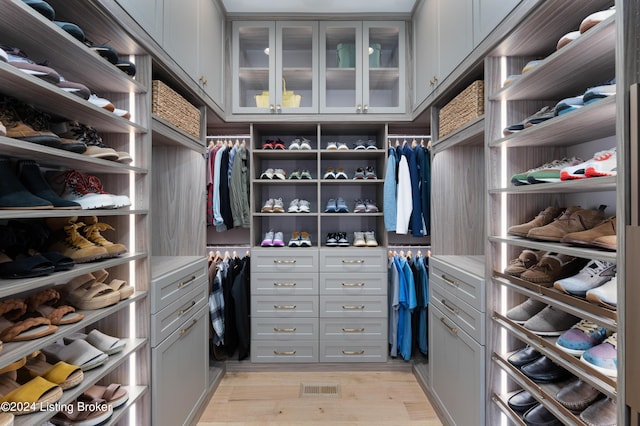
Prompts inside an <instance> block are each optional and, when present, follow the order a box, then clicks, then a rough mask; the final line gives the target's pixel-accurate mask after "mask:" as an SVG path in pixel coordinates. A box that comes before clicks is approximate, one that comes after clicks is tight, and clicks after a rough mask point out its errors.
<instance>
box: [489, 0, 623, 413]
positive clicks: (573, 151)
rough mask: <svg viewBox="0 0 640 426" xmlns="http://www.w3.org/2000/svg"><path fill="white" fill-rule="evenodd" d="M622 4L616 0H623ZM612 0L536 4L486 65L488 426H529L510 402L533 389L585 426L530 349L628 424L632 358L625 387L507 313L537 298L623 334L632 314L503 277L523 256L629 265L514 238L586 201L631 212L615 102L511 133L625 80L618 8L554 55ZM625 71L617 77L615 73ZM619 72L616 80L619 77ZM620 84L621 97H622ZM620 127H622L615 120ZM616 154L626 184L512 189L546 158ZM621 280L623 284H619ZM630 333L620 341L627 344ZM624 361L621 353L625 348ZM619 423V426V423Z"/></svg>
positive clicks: (599, 253)
mask: <svg viewBox="0 0 640 426" xmlns="http://www.w3.org/2000/svg"><path fill="white" fill-rule="evenodd" d="M616 3H617V2H616ZM612 4H613V2H612V1H608V2H607V1H595V2H588V3H570V4H569V3H566V2H561V1H550V2H544V4H541V5H540V6H539V7H536V8H533V9H532V11H531V12H530V13H529V14H528V15H527V16H526V17H525V19H524V20H523V21H522V22H520V23H519V24H518V26H517V27H516V28H515V30H514V31H513V32H512V33H510V34H509V35H508V36H507V37H506V38H505V39H504V40H503V41H502V42H501V43H500V44H499V45H498V46H497V47H496V49H495V50H494V51H493V52H492V53H491V54H490V55H489V56H488V57H487V58H486V59H485V71H484V74H485V76H486V81H485V87H486V90H487V93H486V97H487V99H488V101H487V104H486V106H487V108H486V111H487V112H486V114H485V115H486V118H485V145H486V148H485V155H486V158H487V161H486V175H487V186H488V188H487V204H486V205H487V208H486V223H487V234H488V237H487V242H486V255H487V260H486V261H487V266H488V269H487V276H486V279H487V292H486V301H487V328H488V331H487V356H486V360H487V361H486V370H487V376H486V380H487V389H488V392H487V393H488V395H487V398H488V399H489V400H490V401H491V403H490V404H489V405H488V406H487V407H488V408H487V414H486V422H487V424H500V423H501V422H503V421H505V419H506V420H508V423H509V424H518V425H524V424H525V423H524V420H523V419H522V415H521V414H518V413H516V412H514V411H513V410H512V409H511V408H510V407H509V405H508V402H507V401H508V399H509V397H510V396H511V395H513V394H514V393H515V392H516V391H518V390H520V389H525V390H527V391H529V392H530V393H531V394H532V395H533V397H534V398H535V399H536V400H538V401H539V402H540V403H541V404H542V405H543V406H544V407H545V408H546V409H547V410H549V411H550V412H551V413H552V414H553V415H554V416H555V417H556V418H557V419H559V420H560V421H561V422H562V423H563V424H583V421H582V420H581V419H580V417H579V414H576V413H574V412H571V411H569V410H568V409H567V408H565V407H564V406H563V405H562V404H560V403H559V402H558V401H557V399H556V397H555V395H556V393H557V391H558V390H559V388H560V386H561V385H560V384H558V383H556V384H539V383H535V382H533V381H532V380H531V379H529V378H528V377H527V376H525V375H524V374H523V373H522V372H521V371H520V370H519V369H517V368H515V367H514V366H512V365H511V364H510V363H509V362H508V361H507V358H508V357H509V355H510V354H512V353H514V352H516V351H517V350H519V349H521V348H523V347H524V346H525V345H529V346H531V347H533V348H534V349H536V350H538V351H539V352H540V353H541V354H543V355H545V356H547V357H548V358H550V359H551V360H552V361H553V362H555V363H556V364H558V365H560V366H561V367H563V368H565V369H566V370H568V371H569V372H570V373H571V374H572V375H573V376H575V377H577V378H579V379H581V380H583V381H584V382H586V383H588V384H589V385H591V386H593V387H594V388H596V389H597V390H598V391H599V392H601V393H602V394H603V395H605V396H606V397H609V398H612V399H614V400H616V399H617V400H618V418H619V419H621V418H623V417H622V416H623V414H622V413H623V411H622V400H623V398H621V397H620V396H621V389H620V387H619V385H618V384H619V381H621V380H623V379H622V378H623V377H624V376H625V362H624V359H622V358H620V359H619V363H618V379H617V380H616V379H615V378H612V377H608V376H606V375H604V374H602V373H601V372H599V371H596V370H595V369H594V368H592V367H591V366H590V365H588V364H586V363H584V362H581V361H580V360H579V359H578V358H576V357H573V356H571V355H569V354H567V353H565V352H564V351H562V350H560V349H558V348H557V347H556V346H555V340H556V339H557V337H542V336H540V335H537V334H534V333H532V332H531V331H529V330H527V329H526V328H524V327H523V326H521V325H519V324H516V323H515V322H513V321H511V320H510V319H508V318H507V317H506V316H505V313H506V312H507V310H508V309H510V308H512V307H514V306H516V305H518V304H519V303H521V302H523V301H524V300H526V299H528V298H531V299H534V300H537V301H540V302H543V303H544V304H547V305H551V306H553V307H555V308H557V309H559V310H562V311H564V312H567V313H569V314H572V315H575V316H577V317H579V318H580V319H586V320H589V321H591V322H594V323H596V324H598V325H599V326H602V327H605V328H607V329H608V330H609V331H610V332H615V331H619V330H620V327H621V326H622V322H623V318H622V315H619V313H620V310H621V309H622V307H621V306H619V308H618V312H616V311H615V310H610V309H607V308H604V307H600V306H598V305H596V304H593V303H590V302H588V301H586V300H585V299H581V298H578V297H574V296H570V295H568V294H564V293H561V292H559V291H557V290H555V289H553V288H547V287H544V286H540V285H536V284H533V283H530V282H528V281H525V280H522V279H518V278H514V277H510V276H509V275H506V274H504V273H503V271H504V269H505V267H506V266H507V263H508V262H509V261H510V260H511V259H514V258H517V257H518V255H519V254H520V252H521V251H522V250H523V249H527V248H528V249H536V250H543V251H547V252H557V253H560V254H565V255H569V256H573V257H577V258H581V259H585V260H590V259H598V260H603V261H607V262H612V263H616V264H617V266H618V277H620V271H621V269H623V264H624V255H623V250H621V248H620V245H618V250H617V251H606V250H600V249H596V248H584V247H577V246H572V245H568V244H563V243H553V242H543V241H536V240H530V239H527V238H520V237H514V236H510V235H508V234H507V229H508V227H510V226H513V225H517V224H522V223H526V222H528V221H529V220H531V219H533V218H534V217H535V216H536V215H537V214H538V212H540V211H542V210H544V209H545V208H546V207H548V206H560V207H568V206H570V205H581V206H583V207H584V208H588V209H595V208H598V206H599V205H600V204H606V205H607V208H606V211H605V217H607V218H608V217H611V216H613V215H616V214H617V216H618V221H620V220H621V215H623V214H624V211H625V205H624V204H625V201H624V197H623V196H621V183H622V177H621V176H624V175H625V173H624V170H625V166H624V162H623V161H621V159H620V155H621V154H620V153H621V152H624V140H623V138H622V136H621V135H619V134H618V133H617V127H616V126H617V123H619V122H620V120H621V119H620V118H619V115H618V110H619V108H620V105H621V104H622V101H621V100H620V99H619V98H618V96H616V95H614V96H610V97H609V98H605V99H603V100H600V101H597V102H594V103H592V104H590V105H585V106H584V107H583V108H581V109H578V110H576V111H572V112H570V113H567V114H565V115H562V116H557V117H554V118H553V119H551V120H548V121H545V122H543V123H541V124H538V125H535V126H533V127H531V128H528V129H525V130H523V131H521V132H518V133H514V134H511V135H509V136H506V137H505V136H503V129H504V128H505V127H506V126H507V125H509V124H512V123H517V122H520V121H521V120H523V119H524V118H526V117H529V116H530V115H532V114H533V113H535V112H536V111H538V110H539V109H540V108H541V107H542V106H545V105H550V106H552V107H553V106H554V105H555V104H556V103H557V102H558V101H559V100H561V99H564V98H568V97H572V96H577V95H580V94H582V93H584V91H585V90H586V89H587V88H589V87H594V86H597V85H598V84H599V83H601V82H602V81H605V80H607V79H610V78H612V77H614V76H616V77H618V78H619V77H620V74H617V68H616V59H615V57H616V48H620V44H618V43H617V42H616V36H617V34H621V33H622V32H621V31H620V30H619V29H616V25H617V21H616V20H617V19H618V18H619V17H620V16H621V15H620V10H617V12H616V15H617V16H613V17H611V18H608V19H606V20H605V21H603V22H601V23H600V24H598V25H597V26H595V27H593V28H591V29H590V30H589V31H587V32H585V33H584V34H582V35H581V36H580V37H579V38H577V39H576V40H573V41H572V42H571V43H569V44H568V45H566V46H564V47H562V48H561V49H559V50H556V43H557V42H558V40H559V39H560V37H562V36H563V35H564V34H566V33H568V32H570V31H574V30H577V29H578V27H579V25H580V22H581V21H582V20H583V19H584V18H585V17H587V16H588V15H590V14H591V13H594V12H598V11H601V10H605V9H608V8H609V7H610V6H611V5H612ZM531 60H541V62H540V63H539V64H538V65H537V66H536V67H535V68H533V69H532V70H531V71H530V72H528V73H526V74H524V75H522V76H521V77H520V78H518V79H516V80H515V81H513V82H512V83H510V84H509V85H507V86H505V87H503V81H504V79H505V78H506V77H507V76H508V75H513V74H520V71H521V70H522V68H523V67H524V65H525V64H527V63H528V62H529V61H531ZM618 72H619V71H618ZM616 74H617V75H616ZM620 87H621V86H618V93H620ZM617 120H618V121H617ZM612 147H617V151H618V169H617V170H618V175H617V177H600V178H588V179H583V180H575V181H560V182H557V183H542V184H532V185H524V186H514V185H513V184H512V183H511V182H510V177H511V176H512V175H514V174H516V173H520V172H523V171H526V170H529V169H531V168H534V167H537V166H539V165H540V164H544V163H546V162H549V161H552V160H555V159H561V158H563V157H571V156H578V157H581V158H582V159H583V160H585V161H586V160H589V159H590V158H592V156H593V154H594V153H595V152H597V151H601V150H605V149H610V148H612ZM621 282H622V281H621V280H620V279H619V280H618V286H619V288H621V285H622V284H621ZM623 340H624V335H623V334H620V333H619V335H618V344H619V345H620V342H621V341H623ZM618 352H619V353H620V346H619V347H618ZM619 423H620V424H621V422H619Z"/></svg>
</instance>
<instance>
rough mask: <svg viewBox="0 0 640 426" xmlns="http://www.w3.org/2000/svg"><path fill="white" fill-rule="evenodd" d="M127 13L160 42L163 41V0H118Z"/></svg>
mask: <svg viewBox="0 0 640 426" xmlns="http://www.w3.org/2000/svg"><path fill="white" fill-rule="evenodd" d="M116 3H118V4H119V5H120V7H122V8H123V9H124V10H125V11H127V13H128V14H129V15H130V16H131V17H132V18H133V19H134V20H135V21H136V22H137V23H138V24H139V25H140V26H141V27H142V28H143V29H144V30H145V31H146V32H147V33H148V34H149V35H150V36H151V38H153V39H154V40H156V41H157V42H158V43H161V42H162V29H163V26H164V22H163V16H164V13H163V5H164V3H163V1H162V0H116Z"/></svg>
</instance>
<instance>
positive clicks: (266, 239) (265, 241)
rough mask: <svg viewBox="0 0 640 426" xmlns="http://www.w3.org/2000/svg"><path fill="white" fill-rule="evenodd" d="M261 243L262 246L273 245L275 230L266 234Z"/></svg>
mask: <svg viewBox="0 0 640 426" xmlns="http://www.w3.org/2000/svg"><path fill="white" fill-rule="evenodd" d="M260 245H261V246H262V247H273V231H269V232H266V233H265V234H264V239H263V240H262V242H261V243H260Z"/></svg>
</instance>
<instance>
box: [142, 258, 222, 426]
mask: <svg viewBox="0 0 640 426" xmlns="http://www.w3.org/2000/svg"><path fill="white" fill-rule="evenodd" d="M151 270H152V281H151V290H150V292H151V295H152V300H153V301H154V303H153V308H152V312H151V371H152V375H153V382H152V384H151V404H152V414H151V419H152V424H157V425H178V424H187V423H189V422H192V421H193V420H194V419H193V417H194V416H195V414H196V412H197V410H198V409H199V407H200V405H201V403H202V402H203V400H204V398H205V397H206V395H207V390H208V388H209V377H208V371H209V355H208V351H209V349H208V341H209V339H208V335H209V332H208V330H209V311H208V307H207V306H208V305H207V299H208V283H207V273H206V272H207V261H206V258H204V257H199V256H176V257H174V256H172V257H168V256H154V257H153V258H152V265H151Z"/></svg>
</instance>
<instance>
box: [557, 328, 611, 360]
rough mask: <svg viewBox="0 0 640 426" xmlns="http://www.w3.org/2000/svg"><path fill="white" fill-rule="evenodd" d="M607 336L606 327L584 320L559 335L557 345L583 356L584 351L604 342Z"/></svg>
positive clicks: (568, 351)
mask: <svg viewBox="0 0 640 426" xmlns="http://www.w3.org/2000/svg"><path fill="white" fill-rule="evenodd" d="M606 337H607V329H606V328H604V327H599V326H598V325H597V324H594V323H592V322H590V321H587V320H582V321H580V322H579V323H577V324H576V325H574V326H573V327H571V328H570V329H569V330H567V331H565V332H564V333H563V334H562V335H561V336H560V337H558V340H557V341H556V346H557V347H558V348H560V349H562V350H563V351H565V352H567V353H569V354H571V355H573V356H578V357H579V356H582V354H583V353H584V351H586V350H588V349H591V348H592V347H594V346H597V345H599V344H600V343H602V342H603V341H604V339H605V338H606Z"/></svg>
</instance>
